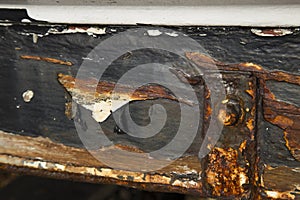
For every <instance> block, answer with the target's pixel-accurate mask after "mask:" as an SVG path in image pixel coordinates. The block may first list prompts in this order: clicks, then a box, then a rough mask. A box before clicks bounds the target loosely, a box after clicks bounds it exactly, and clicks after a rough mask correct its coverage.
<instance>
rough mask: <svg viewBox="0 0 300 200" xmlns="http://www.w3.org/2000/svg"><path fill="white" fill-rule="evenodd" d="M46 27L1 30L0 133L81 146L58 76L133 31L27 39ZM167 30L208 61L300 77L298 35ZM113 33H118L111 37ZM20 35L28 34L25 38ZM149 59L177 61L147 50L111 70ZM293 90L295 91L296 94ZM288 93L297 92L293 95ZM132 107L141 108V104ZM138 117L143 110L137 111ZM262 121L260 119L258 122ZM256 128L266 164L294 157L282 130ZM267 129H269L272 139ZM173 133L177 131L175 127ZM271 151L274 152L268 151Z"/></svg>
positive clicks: (234, 30) (217, 29) (73, 70)
mask: <svg viewBox="0 0 300 200" xmlns="http://www.w3.org/2000/svg"><path fill="white" fill-rule="evenodd" d="M64 27H66V26H65V25H63V26H61V28H64ZM49 28H50V27H47V26H29V25H26V26H23V25H15V26H7V27H0V44H1V48H0V68H1V72H0V94H1V96H0V129H2V130H6V131H10V132H13V133H17V134H22V135H32V136H43V137H49V138H50V139H52V140H54V141H57V142H61V143H64V144H66V145H71V146H81V142H80V140H79V138H78V136H77V133H76V130H75V128H74V124H73V121H70V120H68V119H67V117H66V116H65V114H64V110H65V108H64V104H65V102H66V99H65V96H66V93H65V90H64V89H63V87H62V86H61V85H60V84H59V83H58V82H57V73H60V72H61V73H65V74H71V75H73V76H75V75H76V71H77V70H78V68H79V66H80V65H81V63H82V61H83V59H84V58H85V57H86V56H87V55H88V53H89V52H90V51H91V50H92V49H93V48H94V47H95V46H96V45H98V44H99V43H100V42H101V41H103V40H105V39H106V38H109V37H111V36H112V35H114V34H117V33H118V32H120V31H124V30H126V29H130V28H137V27H132V26H128V27H115V26H111V27H107V29H106V31H107V34H105V35H100V36H96V37H92V36H89V35H87V34H79V33H78V34H62V35H48V36H44V37H41V38H39V39H38V43H37V44H34V43H33V41H32V35H30V34H31V33H41V34H45V33H46V32H47V30H48V29H49ZM169 28H170V29H173V30H177V31H181V32H183V33H185V34H187V35H188V36H190V37H192V38H193V39H195V40H197V41H198V42H199V44H200V45H202V46H203V47H204V48H205V49H206V50H207V52H208V53H209V54H210V55H211V56H212V57H214V58H215V59H218V60H220V61H222V62H225V63H240V62H253V63H256V64H259V65H262V66H263V67H264V68H266V69H269V70H273V69H274V70H275V69H280V70H283V71H286V72H292V73H295V74H300V71H299V70H300V68H299V64H300V56H299V55H300V33H299V31H295V32H294V34H292V35H286V36H284V37H258V36H256V35H254V34H253V33H251V31H250V28H240V27H225V28H222V27H183V28H174V27H169ZM113 29H115V30H116V32H113ZM153 29H155V27H153ZM24 33H27V34H29V35H24ZM18 48H20V49H18ZM20 55H38V56H43V57H51V58H57V59H61V60H67V61H71V62H72V63H74V66H72V67H68V66H63V65H57V64H51V63H47V62H43V61H33V60H22V59H20V57H19V56H20ZM153 59H154V60H156V61H157V62H166V63H169V62H174V59H175V58H174V57H173V56H172V55H171V54H159V55H158V54H157V52H156V53H154V52H153V51H149V50H148V51H137V52H134V53H133V55H132V56H131V58H130V59H129V60H125V61H124V60H122V59H120V60H118V61H116V62H114V63H113V65H115V66H119V68H118V69H120V71H121V69H124V68H126V69H127V68H130V67H133V66H135V65H137V64H141V63H147V62H148V61H153ZM175 60H176V59H175ZM176 62H177V61H176ZM117 74H119V72H118V71H117V72H115V71H111V72H109V73H108V77H109V78H110V79H114V77H115V78H116V77H117ZM280 87H281V86H280ZM27 89H31V90H33V91H34V92H35V97H34V98H33V99H32V101H31V102H30V103H25V102H24V101H23V100H22V93H23V92H24V91H25V90H27ZM287 90H289V88H287ZM293 90H296V92H297V89H293ZM291 92H294V93H295V91H291ZM287 94H288V92H287ZM200 96H201V95H200ZM283 97H284V95H283ZM148 103H149V102H148ZM133 104H134V105H139V104H141V102H136V103H133ZM150 104H151V103H150ZM167 104H170V105H176V103H175V102H167ZM18 106H19V108H17V107H18ZM140 112H144V111H143V110H140ZM135 113H137V112H135ZM146 114H147V112H144V116H145V118H146ZM141 119H143V117H141ZM260 120H262V119H261V118H260ZM262 123H263V124H262ZM105 124H106V125H105V127H107V131H108V134H110V135H111V137H112V138H113V139H115V140H116V141H120V142H121V141H123V139H126V135H125V136H124V135H120V134H116V133H113V131H114V129H115V125H114V122H112V121H110V120H108V121H107V122H105ZM258 125H259V127H258V130H259V132H258V134H259V135H261V136H262V137H259V139H260V140H261V142H260V144H263V145H264V146H265V147H268V148H263V147H262V150H263V151H262V155H264V160H265V162H267V163H274V162H276V163H284V162H288V160H291V159H292V158H291V156H290V155H289V154H288V151H287V149H286V147H285V146H284V141H283V136H282V131H281V130H279V129H278V128H276V127H273V126H269V125H266V124H265V123H264V122H259V123H258ZM169 128H170V127H169ZM266 128H269V130H272V134H271V132H270V131H267V130H266ZM173 130H176V127H175V128H174V129H173ZM167 132H168V133H170V129H168V128H166V133H167ZM171 137H172V135H168V136H166V138H169V139H170V138H171ZM169 139H167V140H166V141H168V140H169ZM133 142H136V141H133ZM144 144H145V143H144ZM144 144H142V146H143V145H144ZM146 144H147V142H146ZM160 145H163V144H157V146H155V147H157V148H158V147H159V146H160ZM150 146H152V145H150ZM150 146H149V147H147V146H145V148H146V149H148V150H149V149H150V150H151V148H150ZM270 146H272V148H269V147H270ZM273 147H274V149H273ZM276 150H279V151H280V152H281V151H282V153H279V154H277V153H276ZM275 154H276V155H275ZM270 155H274V156H270Z"/></svg>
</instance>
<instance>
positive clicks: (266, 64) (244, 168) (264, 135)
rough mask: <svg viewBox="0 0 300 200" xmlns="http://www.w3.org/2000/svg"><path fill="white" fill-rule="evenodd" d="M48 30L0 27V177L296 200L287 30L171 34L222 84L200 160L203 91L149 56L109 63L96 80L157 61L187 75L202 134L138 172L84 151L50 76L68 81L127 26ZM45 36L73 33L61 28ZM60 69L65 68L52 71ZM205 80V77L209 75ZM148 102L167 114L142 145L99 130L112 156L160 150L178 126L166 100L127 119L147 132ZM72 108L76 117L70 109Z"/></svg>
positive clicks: (294, 87)
mask: <svg viewBox="0 0 300 200" xmlns="http://www.w3.org/2000/svg"><path fill="white" fill-rule="evenodd" d="M50 28H53V27H52V26H48V25H44V26H35V25H30V26H24V25H13V26H4V27H3V26H2V27H0V33H1V45H2V48H1V49H0V51H1V54H0V55H1V56H0V60H1V73H0V77H1V78H0V92H1V97H0V102H1V104H0V113H1V114H0V129H1V130H2V131H1V132H0V162H1V167H2V168H3V169H6V170H16V171H19V172H22V173H29V174H36V175H41V176H50V177H55V178H63V179H65V178H67V179H76V180H80V181H89V182H99V183H115V184H120V185H126V186H130V187H138V188H141V189H146V190H158V191H166V190H167V191H170V192H171V191H173V192H180V193H192V194H196V195H200V196H210V197H224V198H247V199H251V198H252V199H256V198H279V199H280V198H281V199H284V198H286V199H287V198H290V199H297V198H298V197H299V183H300V180H299V178H298V177H300V176H299V142H298V138H299V137H298V133H299V131H298V125H297V122H298V118H299V117H298V116H299V108H298V107H299V101H298V100H297V97H298V95H297V93H298V92H299V88H298V87H299V86H298V85H299V76H298V74H299V71H298V69H299V58H298V54H299V53H300V50H299V49H300V48H299V45H298V43H299V42H300V37H299V32H298V31H297V30H292V31H294V33H293V34H290V35H286V36H284V37H270V38H265V37H259V36H257V35H255V34H253V33H252V32H251V30H250V29H248V28H228V27H225V28H221V27H216V28H213V27H181V28H180V27H177V28H174V27H173V28H172V30H174V31H181V32H184V33H185V34H187V35H188V36H190V37H192V38H194V39H195V40H197V41H198V42H199V43H200V44H201V45H202V46H203V47H204V48H205V49H206V50H207V51H208V53H209V54H210V55H211V57H214V58H210V57H207V56H205V55H203V54H199V53H195V52H194V53H191V52H187V54H186V55H185V56H186V58H187V59H189V62H190V63H192V64H193V66H194V67H195V66H196V67H197V68H199V69H201V70H208V71H209V70H210V69H209V67H210V65H211V62H214V64H216V65H217V66H218V67H219V69H220V70H221V72H222V75H223V78H224V83H225V85H226V84H227V86H226V91H227V97H228V98H227V99H223V100H222V102H224V104H225V105H226V107H227V108H228V110H227V112H226V111H222V112H217V113H218V114H219V115H218V116H219V119H220V120H221V121H223V122H224V125H225V127H224V129H223V131H222V134H221V137H220V139H219V140H218V142H217V144H216V145H215V146H214V147H210V148H211V151H210V153H209V155H208V156H206V157H204V158H200V159H199V157H198V152H199V149H200V146H201V143H202V142H203V141H204V140H205V136H206V131H207V125H208V124H209V123H208V122H209V120H210V113H211V110H210V108H211V105H210V103H209V102H210V101H209V95H208V94H209V90H208V89H207V88H206V87H204V85H203V81H201V78H199V74H195V73H194V72H193V71H192V70H190V67H191V65H188V64H187V63H186V62H182V60H180V59H178V57H176V56H174V55H172V54H169V53H163V52H155V51H152V50H144V51H141V52H139V51H136V52H131V53H130V54H128V55H125V56H124V57H122V58H120V60H117V61H116V62H114V63H113V64H112V70H111V71H108V72H107V74H106V76H105V78H106V79H107V81H109V82H112V83H114V82H116V80H117V79H118V78H119V76H118V74H117V73H116V71H117V72H120V73H121V72H123V71H122V69H126V70H127V69H130V68H132V67H134V66H136V65H137V64H140V63H147V62H151V61H153V58H155V60H156V61H157V62H163V63H165V62H169V63H172V62H173V63H174V64H176V69H177V70H178V69H179V71H180V70H182V69H183V71H187V72H188V73H187V74H184V73H183V74H181V75H183V76H185V75H188V76H187V78H188V80H189V81H190V83H191V84H192V85H193V88H194V89H195V90H196V91H197V94H198V100H199V102H200V104H199V107H200V108H201V109H200V111H201V113H200V114H201V116H202V118H201V119H200V120H201V121H200V123H201V124H202V125H203V126H201V127H200V128H199V130H198V135H197V136H196V139H195V140H194V142H193V144H192V146H191V147H190V148H189V149H188V151H187V152H186V153H185V154H184V155H183V157H182V158H180V159H178V160H177V161H175V162H173V163H172V164H171V165H169V166H167V167H166V168H164V169H161V170H157V171H155V172H147V173H144V172H134V171H130V170H129V171H128V170H127V171H126V170H120V169H111V168H109V167H108V166H106V165H105V164H104V163H102V162H99V161H97V160H96V159H94V158H93V157H92V156H91V155H90V154H89V153H88V152H87V151H86V150H85V148H84V145H83V144H82V143H81V141H80V138H79V137H78V135H77V133H76V129H75V126H74V122H73V121H72V120H69V119H68V116H66V113H65V104H66V103H68V102H70V94H69V93H68V92H67V91H66V90H65V88H64V87H63V86H62V85H61V84H60V83H59V82H58V77H57V75H58V74H59V73H63V74H66V75H70V76H72V77H75V75H76V73H77V70H78V69H79V67H80V65H81V63H82V62H83V61H84V59H86V56H87V54H88V53H89V52H90V51H91V50H92V49H93V48H94V47H95V46H96V45H98V44H99V42H101V41H103V40H105V39H106V38H109V37H111V36H112V35H114V34H118V33H119V32H122V31H124V30H127V29H130V28H132V27H117V26H108V27H100V28H105V31H106V33H105V34H102V35H97V34H94V37H92V36H89V35H86V34H85V32H84V33H81V34H60V35H51V34H50V35H46V33H47V32H48V31H49V29H50ZM54 28H56V29H57V30H69V29H72V30H74V27H70V26H66V25H57V26H55V27H54ZM78 28H79V29H83V30H86V29H87V28H86V27H85V28H83V26H81V27H78ZM135 28H136V27H135ZM153 29H155V28H153ZM35 34H41V35H43V37H39V38H38V40H37V41H36V39H35V40H34V41H35V42H37V43H34V42H33V38H34V37H36V36H34V35H35ZM278 46H280V47H282V48H278ZM189 53H190V54H189ZM24 56H25V57H24ZM28 56H29V57H28ZM24 58H32V59H24ZM124 58H125V59H124ZM218 60H219V61H218ZM69 62H70V63H72V66H68V65H61V64H64V63H69ZM250 62H251V63H250ZM178 63H179V64H178ZM228 63H229V64H228ZM230 63H237V64H230ZM252 63H255V64H252ZM282 63H284V64H282ZM178 65H179V66H180V67H178ZM189 70H190V71H189ZM177 72H178V71H177ZM208 74H209V76H211V78H215V77H214V76H215V75H214V71H211V72H209V73H208ZM280 84H281V85H280ZM282 84H285V85H282ZM65 87H66V86H65ZM276 89H277V90H276ZM27 90H32V91H33V92H34V96H33V98H32V99H30V101H29V102H24V100H23V97H22V94H23V93H24V92H25V91H27ZM145 91H148V90H145ZM282 91H284V92H282ZM282 93H283V94H282ZM273 94H274V95H275V96H274V95H273ZM279 94H281V95H279ZM282 101H285V102H282ZM156 103H159V104H163V105H164V106H165V107H166V108H168V109H167V110H168V112H169V113H170V115H171V116H173V118H172V119H169V121H168V123H167V125H166V127H164V129H163V130H162V131H161V133H160V134H159V135H158V137H157V138H156V139H155V138H152V139H149V140H143V141H142V140H137V139H134V138H132V137H129V136H128V135H127V134H125V133H124V132H122V131H119V130H118V127H117V126H116V123H115V122H114V120H113V118H112V117H110V118H108V120H107V121H104V122H103V123H102V128H103V129H104V131H105V133H106V134H107V135H108V136H109V138H110V139H111V140H112V141H114V142H115V143H116V144H118V145H117V148H119V149H123V150H125V149H126V150H128V151H133V152H149V151H152V150H153V149H157V148H160V147H162V146H164V145H165V144H166V143H168V142H169V141H170V140H171V139H172V137H174V133H176V129H177V128H178V127H176V126H174V124H177V123H178V120H179V119H178V118H177V117H176V116H177V113H178V105H177V102H176V101H173V100H171V99H164V98H159V99H155V100H147V101H136V102H132V103H131V106H132V111H133V113H135V114H136V115H135V117H134V119H135V120H136V121H137V122H139V123H141V124H147V122H148V121H149V116H148V108H149V107H151V105H153V104H156ZM79 109H82V108H80V105H79ZM120 112H121V111H120ZM228 112H229V113H228ZM69 114H70V113H69ZM87 114H91V113H89V112H87ZM278 116H281V118H278ZM276 117H277V118H276ZM291 121H292V122H291ZM157 139H158V140H157ZM208 144H209V143H208ZM208 148H209V145H208ZM111 150H112V149H110V148H109V147H106V149H105V151H108V152H113V151H111ZM169 153H170V154H172V152H169ZM122 159H123V160H126V159H127V160H128V158H126V157H122V155H115V157H114V159H113V160H114V161H115V162H117V163H118V162H121V161H122ZM153 162H154V161H153ZM285 177H287V178H285Z"/></svg>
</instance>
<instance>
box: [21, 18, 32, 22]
mask: <svg viewBox="0 0 300 200" xmlns="http://www.w3.org/2000/svg"><path fill="white" fill-rule="evenodd" d="M21 22H23V23H30V22H31V21H30V20H29V19H22V20H21Z"/></svg>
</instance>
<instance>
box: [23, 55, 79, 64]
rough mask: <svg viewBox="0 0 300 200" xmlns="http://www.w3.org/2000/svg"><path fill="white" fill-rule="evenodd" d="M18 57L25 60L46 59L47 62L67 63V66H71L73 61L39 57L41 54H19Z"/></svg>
mask: <svg viewBox="0 0 300 200" xmlns="http://www.w3.org/2000/svg"><path fill="white" fill-rule="evenodd" d="M20 58H22V59H27V60H38V61H46V62H49V63H54V64H60V65H67V66H72V65H73V63H72V62H70V61H63V60H58V59H55V58H48V57H41V56H30V55H21V56H20Z"/></svg>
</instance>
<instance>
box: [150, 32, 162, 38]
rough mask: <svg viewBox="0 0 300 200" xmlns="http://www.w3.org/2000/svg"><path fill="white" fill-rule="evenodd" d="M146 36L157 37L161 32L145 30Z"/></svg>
mask: <svg viewBox="0 0 300 200" xmlns="http://www.w3.org/2000/svg"><path fill="white" fill-rule="evenodd" d="M147 34H148V35H149V36H154V37H155V36H159V35H161V34H162V32H160V31H159V30H147Z"/></svg>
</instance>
